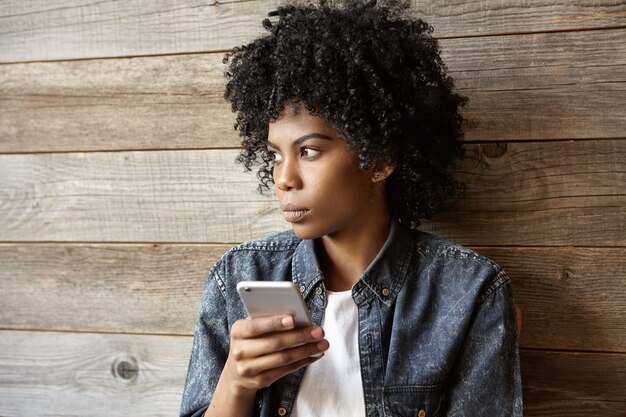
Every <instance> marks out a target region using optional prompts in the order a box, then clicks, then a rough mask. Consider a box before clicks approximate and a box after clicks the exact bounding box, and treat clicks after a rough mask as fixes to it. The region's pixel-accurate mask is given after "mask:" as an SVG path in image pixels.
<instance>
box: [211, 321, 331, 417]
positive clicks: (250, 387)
mask: <svg viewBox="0 0 626 417" xmlns="http://www.w3.org/2000/svg"><path fill="white" fill-rule="evenodd" d="M328 347H329V344H328V341H327V340H325V339H324V331H323V330H322V328H321V327H316V326H314V327H304V328H297V329H296V328H295V325H294V321H293V317H291V316H272V317H262V318H257V319H251V318H250V317H248V318H247V319H245V320H238V321H236V322H235V323H234V324H233V327H232V329H231V332H230V352H229V354H228V359H227V360H226V364H225V365H224V370H223V371H222V375H221V376H220V379H219V382H218V384H217V387H216V388H215V393H214V395H213V399H212V400H211V404H210V405H209V408H208V409H207V411H206V413H205V416H221V417H223V416H245V415H250V413H251V411H252V407H253V402H254V398H255V395H256V392H257V390H258V389H260V388H264V387H267V386H269V385H271V384H272V383H273V382H274V381H276V380H277V379H279V378H281V377H283V376H285V375H287V374H289V373H291V372H293V371H295V370H297V369H300V368H302V367H304V366H307V365H309V364H310V363H313V362H315V361H316V360H318V359H319V358H321V357H322V355H323V354H324V351H326V350H327V349H328Z"/></svg>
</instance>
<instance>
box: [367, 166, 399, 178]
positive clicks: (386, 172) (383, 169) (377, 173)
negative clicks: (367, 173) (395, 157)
mask: <svg viewBox="0 0 626 417" xmlns="http://www.w3.org/2000/svg"><path fill="white" fill-rule="evenodd" d="M394 169H396V164H395V163H384V164H380V165H378V166H377V167H376V169H375V170H374V171H373V172H372V182H381V181H384V180H386V179H387V178H388V177H389V176H390V175H391V174H392V173H393V170H394Z"/></svg>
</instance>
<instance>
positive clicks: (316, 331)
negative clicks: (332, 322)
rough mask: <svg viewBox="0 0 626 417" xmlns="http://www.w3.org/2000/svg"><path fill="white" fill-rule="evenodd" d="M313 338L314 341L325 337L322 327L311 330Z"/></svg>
mask: <svg viewBox="0 0 626 417" xmlns="http://www.w3.org/2000/svg"><path fill="white" fill-rule="evenodd" d="M311 337H312V338H313V339H321V338H322V337H324V330H322V328H321V327H316V328H314V329H313V330H311Z"/></svg>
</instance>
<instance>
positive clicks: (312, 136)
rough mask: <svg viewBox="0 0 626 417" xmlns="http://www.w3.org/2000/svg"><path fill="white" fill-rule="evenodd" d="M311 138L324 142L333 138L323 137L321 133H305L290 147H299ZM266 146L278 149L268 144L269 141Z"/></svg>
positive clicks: (270, 143)
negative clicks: (323, 140)
mask: <svg viewBox="0 0 626 417" xmlns="http://www.w3.org/2000/svg"><path fill="white" fill-rule="evenodd" d="M311 138H318V139H325V140H333V138H331V137H330V136H328V135H325V134H323V133H307V134H306V135H304V136H300V137H299V138H298V139H296V140H294V141H293V143H292V146H297V145H300V144H301V143H302V142H304V141H305V140H307V139H311ZM267 144H268V145H269V146H272V147H274V148H278V146H276V145H274V144H273V143H272V142H270V141H269V140H268V141H267Z"/></svg>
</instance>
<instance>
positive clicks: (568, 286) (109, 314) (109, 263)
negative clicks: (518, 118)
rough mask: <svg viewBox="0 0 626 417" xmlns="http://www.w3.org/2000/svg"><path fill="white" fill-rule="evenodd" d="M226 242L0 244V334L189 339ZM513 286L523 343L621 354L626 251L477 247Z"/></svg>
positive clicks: (625, 343)
mask: <svg viewBox="0 0 626 417" xmlns="http://www.w3.org/2000/svg"><path fill="white" fill-rule="evenodd" d="M228 248H229V245H135V244H98V245H95V244H88V245H79V244H14V245H8V244H5V245H0V265H2V266H3V267H2V268H0V328H4V329H15V330H19V329H28V330H57V331H59V330H64V331H81V332H88V331H92V332H93V331H95V332H111V333H149V334H173V335H191V334H192V333H193V329H194V324H195V317H196V314H197V310H198V304H199V301H200V297H201V294H202V289H203V287H204V282H205V279H206V276H207V274H208V271H209V269H210V267H211V266H212V265H213V264H214V263H215V262H216V261H217V259H218V258H219V257H220V256H221V255H222V254H223V253H224V252H225V251H226V250H227V249H228ZM477 250H478V251H479V252H481V253H484V254H485V255H487V256H489V257H491V258H492V259H494V260H495V261H496V262H497V263H499V264H500V265H501V266H502V267H503V268H504V270H505V271H506V272H507V273H508V274H509V276H510V277H511V279H512V280H513V289H514V294H515V299H516V302H517V304H518V305H519V306H520V307H521V308H522V311H523V318H524V323H523V329H522V334H521V338H520V345H521V346H522V347H528V348H544V349H567V350H587V351H591V350H595V351H616V352H624V351H626V324H625V323H624V320H623V316H624V311H625V310H626V257H625V256H624V255H625V254H626V252H625V251H626V250H625V249H623V248H616V249H608V248H516V247H512V248H493V247H490V248H483V247H480V248H477Z"/></svg>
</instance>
